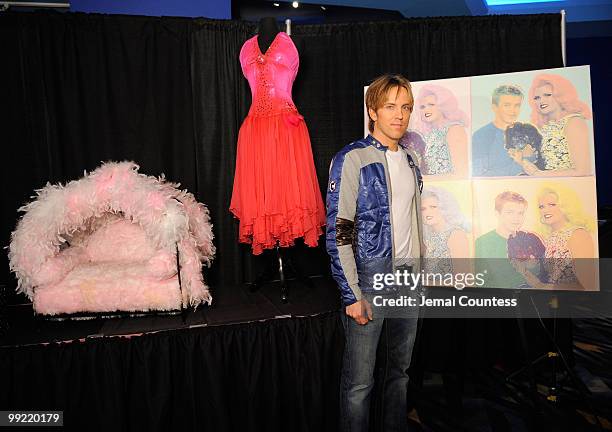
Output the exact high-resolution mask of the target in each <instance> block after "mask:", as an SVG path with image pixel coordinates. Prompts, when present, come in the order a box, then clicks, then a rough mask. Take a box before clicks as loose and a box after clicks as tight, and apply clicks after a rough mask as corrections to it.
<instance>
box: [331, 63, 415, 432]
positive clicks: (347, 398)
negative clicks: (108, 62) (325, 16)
mask: <svg viewBox="0 0 612 432" xmlns="http://www.w3.org/2000/svg"><path fill="white" fill-rule="evenodd" d="M413 103H414V99H413V96H412V90H411V86H410V82H409V81H408V80H407V79H406V78H404V77H402V76H400V75H384V76H381V77H379V78H377V79H376V80H375V81H374V82H373V83H372V84H371V85H370V87H369V88H368V91H367V93H366V107H367V110H368V116H369V119H370V120H369V130H370V135H368V136H367V137H366V138H363V139H360V140H358V141H355V142H353V143H352V144H349V145H348V146H346V147H344V148H343V149H342V150H340V152H338V154H336V156H335V157H334V159H333V161H332V165H331V169H330V178H329V186H328V193H327V239H326V244H327V251H328V253H329V255H330V257H331V267H332V274H333V276H334V278H335V280H336V282H337V283H338V285H339V287H340V291H341V296H342V301H343V304H344V311H343V312H344V313H342V319H343V324H344V330H345V340H346V344H345V352H344V360H343V370H342V382H341V414H340V416H341V426H342V429H343V430H350V431H365V430H367V429H368V423H369V410H370V395H371V392H372V388H373V386H374V378H373V375H374V364H375V362H376V349H377V346H378V341H379V338H380V337H381V332H382V330H383V323H385V327H384V329H385V330H384V335H383V336H384V339H385V342H386V347H387V349H386V357H387V358H386V360H387V361H385V364H386V371H385V373H384V376H385V381H384V383H382V384H383V385H382V388H383V393H384V394H383V398H384V406H383V414H382V421H383V422H384V425H383V430H385V431H387V432H389V431H396V430H397V431H399V430H402V431H404V430H406V428H407V412H406V409H407V408H406V393H407V384H408V374H407V369H408V366H409V365H410V359H411V356H412V348H413V345H414V340H415V335H416V323H417V316H418V309H417V308H412V310H413V313H412V314H410V313H409V315H411V316H410V317H408V318H386V319H385V318H384V317H383V316H382V315H383V314H382V311H381V313H379V310H374V311H373V308H372V304H371V302H370V301H368V298H370V297H369V295H371V294H372V292H373V291H372V289H373V286H372V284H371V283H370V282H371V276H372V269H373V268H376V269H380V268H385V269H387V271H390V270H392V269H393V268H394V265H393V264H394V260H398V261H401V262H402V263H404V264H406V263H408V262H411V263H417V264H418V262H419V260H420V258H421V256H422V252H423V246H422V245H423V242H422V224H421V215H420V211H419V209H420V208H421V204H420V192H421V190H422V186H423V184H422V180H421V175H420V172H419V170H418V168H417V167H416V165H415V163H414V161H413V158H412V157H411V156H409V155H408V153H407V152H406V150H405V149H404V148H402V147H400V146H399V145H398V143H399V140H400V138H401V137H402V136H403V135H404V133H405V131H406V128H407V127H408V121H409V120H410V114H411V113H412V107H413ZM415 265H416V264H415ZM413 271H416V269H414V270H413ZM414 310H416V313H414Z"/></svg>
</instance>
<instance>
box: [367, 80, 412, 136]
mask: <svg viewBox="0 0 612 432" xmlns="http://www.w3.org/2000/svg"><path fill="white" fill-rule="evenodd" d="M399 87H403V88H405V89H406V91H407V92H408V95H409V96H410V101H411V102H410V103H411V106H410V111H412V106H413V104H414V96H413V95H412V86H411V84H410V81H408V79H406V78H405V77H403V76H402V75H391V74H386V75H381V76H379V77H378V78H376V79H375V80H374V81H372V84H370V86H369V87H368V90H367V91H366V95H365V104H366V108H367V111H368V118H369V119H370V121H369V122H368V129H369V130H370V132H374V120H372V117H371V116H370V109H372V110H373V111H374V112H376V110H378V109H379V108H380V107H381V106H383V105H384V104H385V102H386V98H387V93H388V92H389V90H391V89H393V88H399Z"/></svg>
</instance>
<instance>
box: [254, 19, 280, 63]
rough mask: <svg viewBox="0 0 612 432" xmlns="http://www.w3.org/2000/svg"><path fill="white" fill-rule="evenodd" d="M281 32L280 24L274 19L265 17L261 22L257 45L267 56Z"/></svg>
mask: <svg viewBox="0 0 612 432" xmlns="http://www.w3.org/2000/svg"><path fill="white" fill-rule="evenodd" d="M279 32H280V29H279V28H278V23H277V22H276V18H274V17H264V18H262V19H260V20H259V28H258V30H257V44H258V45H259V50H260V51H261V52H262V53H263V54H265V53H266V51H268V48H270V45H272V42H273V41H274V38H275V37H276V35H277V34H278V33H279Z"/></svg>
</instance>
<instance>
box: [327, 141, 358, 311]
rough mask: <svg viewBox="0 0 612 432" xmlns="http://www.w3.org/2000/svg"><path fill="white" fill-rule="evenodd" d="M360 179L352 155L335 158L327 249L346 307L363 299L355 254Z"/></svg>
mask: <svg viewBox="0 0 612 432" xmlns="http://www.w3.org/2000/svg"><path fill="white" fill-rule="evenodd" d="M359 176H360V167H359V164H358V162H357V161H356V160H355V158H354V157H351V152H346V153H345V152H341V153H339V154H337V155H336V156H335V157H334V160H333V161H332V164H331V168H330V171H329V183H328V186H327V233H326V247H327V253H328V254H329V256H330V258H331V272H332V276H333V277H334V279H335V281H336V282H337V283H338V286H339V288H340V293H341V296H342V302H343V304H344V305H345V306H349V305H351V304H353V303H355V302H357V301H359V300H361V290H360V289H359V277H358V275H357V266H356V263H355V255H354V252H353V242H354V241H355V212H356V208H357V194H358V191H359Z"/></svg>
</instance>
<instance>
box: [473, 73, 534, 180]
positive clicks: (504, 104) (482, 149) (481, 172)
mask: <svg viewBox="0 0 612 432" xmlns="http://www.w3.org/2000/svg"><path fill="white" fill-rule="evenodd" d="M522 102H523V92H522V91H521V89H520V88H518V87H516V86H512V85H502V86H499V87H497V88H496V89H495V90H493V96H492V98H491V109H492V110H493V114H494V115H495V118H494V119H493V121H492V122H491V123H489V124H487V125H485V126H483V127H481V128H480V129H478V130H477V131H476V132H474V136H473V137H472V163H473V167H472V173H473V175H474V176H477V177H487V176H515V175H519V174H522V173H523V168H522V167H521V165H519V164H518V163H517V162H516V161H515V160H514V159H513V158H512V157H511V156H510V155H509V154H508V151H507V150H506V148H505V147H504V132H505V131H506V129H507V128H508V126H511V125H512V124H514V122H516V120H517V119H518V116H519V114H520V111H521V103H522Z"/></svg>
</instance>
